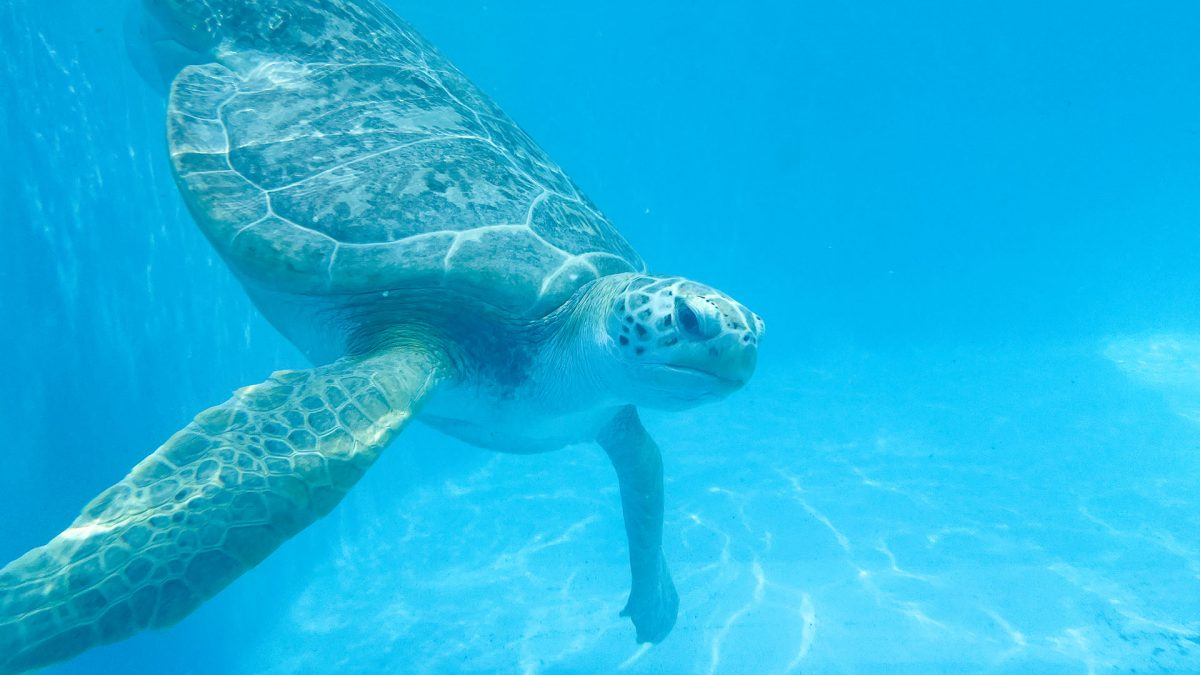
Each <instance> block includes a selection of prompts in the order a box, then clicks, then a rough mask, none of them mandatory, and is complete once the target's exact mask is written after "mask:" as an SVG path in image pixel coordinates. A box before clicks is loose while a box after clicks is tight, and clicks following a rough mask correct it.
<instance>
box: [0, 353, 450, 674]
mask: <svg viewBox="0 0 1200 675" xmlns="http://www.w3.org/2000/svg"><path fill="white" fill-rule="evenodd" d="M435 366H436V363H435V361H434V360H433V359H432V358H430V357H428V356H427V355H424V354H418V353H387V354H382V355H377V356H372V357H367V358H357V359H350V358H346V359H342V360H340V361H338V362H336V363H333V364H330V365H327V366H322V367H319V368H315V369H313V370H308V371H296V372H284V373H276V374H275V375H273V376H272V377H271V379H269V380H267V381H266V382H264V383H262V384H258V385H254V386H250V387H246V388H244V389H240V390H238V392H237V393H236V394H234V397H233V398H231V399H230V400H228V401H226V402H225V403H223V404H221V405H219V406H217V407H215V408H210V409H209V410H206V411H204V412H203V413H201V414H200V415H198V416H197V417H196V419H195V420H194V421H193V422H192V423H191V424H189V425H188V426H187V427H185V428H184V429H183V430H182V431H180V432H179V433H177V434H175V435H174V436H172V437H171V439H170V440H168V441H167V442H166V443H165V444H164V445H163V446H162V447H160V448H159V449H158V450H157V451H156V452H155V453H154V454H152V455H150V456H149V457H147V458H146V459H145V460H143V461H142V462H141V463H140V464H138V465H137V466H136V467H134V469H133V471H132V472H130V474H129V475H128V476H127V477H126V478H125V479H124V480H123V481H121V482H120V483H117V484H116V485H114V486H113V487H111V488H109V489H108V490H105V491H104V492H103V493H102V494H101V495H100V496H99V497H97V498H96V499H94V500H93V501H92V503H90V504H88V505H87V507H85V508H84V510H83V513H82V514H81V515H80V516H79V518H77V519H76V520H75V522H74V523H73V524H72V525H71V527H70V528H68V529H67V530H66V531H65V532H63V533H62V534H59V535H58V536H57V537H55V538H54V539H53V540H51V541H50V543H48V544H46V545H45V546H41V547H39V548H35V549H33V550H32V551H30V552H28V553H26V554H25V555H23V556H21V557H20V558H19V559H17V560H16V561H14V562H12V563H10V564H9V565H8V566H7V567H5V568H4V569H3V570H0V673H9V672H19V671H22V670H26V669H29V668H36V667H39V666H44V665H47V664H50V663H53V662H55V661H60V660H62V659H66V658H69V657H71V656H74V655H76V654H78V653H80V652H82V651H84V650H86V649H89V648H91V647H93V646H96V645H100V644H105V643H109V642H114V641H116V640H120V639H122V638H125V637H128V636H130V635H132V634H133V633H136V632H138V631H140V630H143V629H146V628H162V627H166V626H170V625H171V624H174V623H175V622H177V621H179V620H180V619H182V618H183V617H184V616H185V615H187V614H188V613H189V612H191V611H192V610H193V609H195V608H196V607H197V606H198V605H199V604H200V603H201V602H203V601H204V600H206V599H207V598H209V597H211V596H212V595H214V594H215V593H217V592H218V591H220V590H221V589H222V588H224V587H225V586H226V585H228V584H229V583H230V582H231V581H233V580H234V579H235V578H237V577H238V576H239V575H240V574H242V573H243V572H245V571H246V570H248V569H250V568H251V567H253V566H254V565H256V564H258V563H259V562H260V561H262V560H263V559H264V558H266V557H267V555H269V554H270V553H271V552H272V551H274V550H275V549H276V548H277V547H278V546H279V545H280V544H282V543H283V542H284V540H286V539H287V538H289V537H291V536H292V535H294V534H296V533H297V532H299V531H300V530H301V529H303V528H304V527H306V526H307V525H309V524H310V523H312V522H313V521H315V520H316V519H317V518H319V517H321V516H323V515H325V514H326V513H328V512H329V511H330V509H332V508H333V507H334V506H335V505H336V504H337V503H338V502H339V501H340V500H341V498H342V497H343V496H344V495H345V493H346V491H347V490H349V489H350V488H351V487H352V486H353V485H354V484H355V483H356V482H357V481H358V479H359V478H360V477H361V476H362V474H363V472H364V471H365V470H366V469H367V468H368V467H369V466H370V465H371V464H372V463H373V462H374V461H375V459H376V458H377V457H378V456H379V453H380V451H381V450H383V448H384V447H385V446H386V445H387V444H388V442H389V441H390V440H391V438H392V437H393V436H394V435H395V434H396V432H398V431H399V430H400V429H401V428H402V427H403V426H404V425H405V423H407V422H408V420H409V419H410V418H411V417H412V415H413V412H414V410H415V408H416V406H418V405H419V403H420V401H421V399H422V397H423V396H424V395H425V393H426V392H427V390H428V389H429V387H430V386H431V383H432V382H433V381H434V373H435Z"/></svg>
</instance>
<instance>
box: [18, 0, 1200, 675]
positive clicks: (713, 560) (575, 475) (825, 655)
mask: <svg viewBox="0 0 1200 675" xmlns="http://www.w3.org/2000/svg"><path fill="white" fill-rule="evenodd" d="M392 4H393V6H394V7H395V8H396V9H397V10H398V11H399V12H400V14H401V15H402V16H404V17H405V18H406V19H407V20H409V21H410V22H411V23H412V24H414V25H415V26H416V27H417V29H418V30H420V31H421V32H422V33H423V34H424V35H425V36H426V37H427V38H429V39H430V40H431V41H432V42H433V43H435V44H436V45H438V47H439V48H440V49H441V50H442V52H443V53H445V54H446V55H447V56H449V57H450V58H451V59H452V60H453V61H454V62H455V63H456V64H457V65H458V66H459V68H460V69H462V70H463V71H464V72H465V73H466V74H467V75H468V76H470V77H471V78H472V79H473V80H474V81H475V82H476V83H477V84H479V85H480V86H481V87H482V88H483V89H484V90H485V91H486V92H488V93H489V94H491V95H492V96H493V98H495V99H496V100H497V101H498V102H499V103H500V105H501V106H503V107H504V108H505V110H506V111H507V112H508V113H509V114H510V115H511V116H512V117H513V118H514V119H516V120H517V121H518V123H520V124H521V125H522V126H523V127H524V128H525V129H526V130H528V131H529V132H530V133H531V135H532V136H533V137H534V138H535V139H537V140H538V142H539V143H540V144H541V145H542V146H543V147H544V148H545V149H546V150H547V151H548V152H549V153H550V154H551V155H552V156H553V157H555V158H556V159H557V161H558V162H559V163H560V164H561V165H562V166H563V167H564V168H565V169H566V170H567V172H568V173H570V174H571V175H572V176H573V177H574V179H575V180H576V182H577V183H579V184H580V185H581V186H582V187H583V188H584V189H585V190H586V191H587V192H588V193H589V195H590V196H591V198H592V199H593V200H594V201H595V202H596V203H597V204H599V205H600V206H601V208H602V209H604V211H605V212H606V213H607V215H608V216H609V217H610V218H611V219H612V220H613V222H614V223H616V224H617V226H618V227H619V228H620V229H621V230H622V232H623V233H624V234H625V235H626V236H627V237H628V238H629V240H630V241H631V242H633V244H634V245H635V246H636V247H637V248H638V249H639V251H640V252H641V253H642V255H643V256H644V257H645V258H646V259H647V261H649V263H650V265H651V268H652V269H653V270H654V271H656V272H662V273H673V274H684V275H687V276H691V277H695V278H697V279H699V280H702V281H704V282H706V283H710V284H712V285H714V286H716V287H718V288H721V289H722V290H725V291H727V292H729V293H730V294H731V295H733V296H734V297H736V298H738V299H739V300H741V301H742V302H744V303H746V304H747V305H749V306H750V307H751V308H753V309H754V310H755V311H757V312H758V313H759V314H761V315H762V316H763V317H764V318H765V319H766V321H767V323H768V326H769V329H768V334H767V336H766V339H765V340H764V343H763V350H762V354H761V361H760V365H759V371H758V374H757V375H756V377H755V379H754V381H753V382H752V383H751V384H750V386H748V387H747V388H746V389H745V390H744V391H742V392H739V393H737V394H735V395H734V396H733V397H731V398H730V399H729V400H727V401H725V402H722V403H719V404H715V405H712V406H709V407H705V408H700V409H697V410H694V411H690V412H685V413H680V414H675V415H666V414H658V413H653V414H648V415H647V416H646V417H647V426H648V427H649V428H650V429H651V431H652V432H653V433H654V434H655V436H656V437H657V438H658V441H659V444H660V445H661V446H662V447H663V450H664V455H665V462H666V475H667V518H666V535H665V536H666V539H665V545H664V547H665V551H666V555H667V558H668V560H669V561H670V562H671V564H672V567H673V569H674V572H675V579H676V585H677V586H678V588H679V592H680V597H681V603H680V604H681V612H680V617H679V622H678V624H677V626H676V628H675V631H674V633H673V634H672V635H671V636H670V638H669V639H668V640H667V641H666V642H664V643H663V644H661V645H659V646H657V647H654V648H652V649H648V650H647V649H645V648H639V647H638V645H636V644H635V642H634V639H633V638H634V635H633V629H632V626H631V625H629V623H628V621H627V620H625V619H621V618H619V617H618V616H617V614H618V611H619V610H620V609H621V607H622V605H623V603H624V600H625V595H626V593H627V590H628V587H627V583H628V577H627V574H628V572H627V568H626V561H625V539H624V533H623V530H622V525H621V514H620V506H619V501H618V495H617V486H616V481H615V478H614V477H613V476H612V474H611V469H610V468H609V467H608V465H607V460H606V458H605V457H604V456H603V454H602V453H601V452H599V451H598V450H597V449H595V448H592V447H580V448H572V449H568V450H565V451H562V452H559V453H554V454H549V455H541V456H532V457H513V456H500V455H494V454H490V453H487V452H484V451H480V450H476V449H473V448H470V447H467V446H464V445H461V444H459V443H457V442H454V441H451V440H448V439H446V438H444V437H441V436H438V435H436V434H435V433H434V432H432V431H430V430H428V429H425V428H411V429H409V430H406V431H405V432H404V434H403V435H402V437H401V438H400V439H399V440H398V441H397V442H396V443H395V445H394V447H392V448H391V449H390V450H389V451H388V452H387V453H386V454H385V455H384V458H383V459H382V460H381V461H380V462H379V464H378V465H376V466H375V467H374V468H373V469H372V471H371V472H370V473H368V475H367V476H366V477H365V478H364V480H363V481H362V483H361V484H360V485H359V486H358V487H357V488H356V489H355V491H354V492H353V493H352V494H351V495H350V496H349V497H348V498H347V500H346V501H345V502H344V503H343V504H342V505H341V506H340V507H338V509H337V510H336V511H335V512H334V514H333V515H331V516H330V517H328V518H327V519H325V520H323V521H321V522H319V523H318V524H316V525H314V526H313V527H311V528H309V529H308V530H306V531H304V532H303V533H302V534H301V535H299V536H298V537H296V538H295V539H294V540H292V541H291V542H289V543H288V544H286V545H285V546H284V547H283V548H282V549H280V550H279V551H278V552H277V553H276V554H275V555H273V556H272V557H271V558H269V559H268V560H267V561H266V562H265V563H263V564H262V565H261V566H260V567H258V568H256V569H255V570H253V571H252V572H250V573H248V574H246V575H245V576H244V577H242V578H241V579H240V580H238V581H237V582H235V583H234V584H233V585H232V586H231V587H230V588H229V589H228V590H226V591H225V592H223V593H222V594H221V595H219V596H218V597H217V598H216V599H214V600H212V601H211V602H209V603H208V604H206V605H204V606H203V607H202V608H201V609H200V610H198V611H197V612H195V613H194V614H193V615H192V616H190V617H189V618H187V619H186V620H185V621H183V622H182V623H181V624H179V625H178V626H176V627H175V628H172V629H170V630H167V631H163V632H155V633H148V634H143V635H139V636H138V637H136V638H134V639H131V640H129V641H126V642H123V643H120V644H117V645H114V646H111V647H105V648H101V649H97V650H94V651H92V652H89V653H87V654H85V655H83V656H81V657H79V658H78V659H76V660H74V661H71V662H69V663H67V664H64V665H60V666H57V667H55V668H52V669H50V670H48V671H47V672H55V673H100V672H114V671H115V670H117V669H121V670H128V669H131V668H135V667H137V668H142V667H144V668H146V669H150V670H153V671H155V672H169V673H189V672H194V673H212V672H235V673H260V672H278V673H285V672H305V673H320V672H334V671H337V672H456V671H461V670H466V671H474V672H547V673H553V672H613V671H615V670H617V669H623V670H624V671H626V672H630V673H685V672H697V673H751V672H753V673H781V672H789V671H790V672H815V673H823V672H885V671H886V672H945V671H984V670H986V671H1000V672H1063V673H1076V672H1080V673H1082V672H1110V671H1115V670H1122V671H1128V670H1133V671H1137V672H1158V671H1175V672H1189V671H1191V672H1196V671H1200V300H1198V299H1200V227H1198V226H1197V223H1198V222H1200V179H1198V177H1200V77H1197V73H1200V47H1198V46H1197V43H1196V39H1195V36H1196V35H1197V34H1198V31H1200V5H1196V4H1195V3H1188V2H1162V3H1152V4H1147V3H1135V2H1113V1H1107V2H1087V3H1085V2H1058V3H1042V2H1030V1H1025V0H1019V1H1016V2H1008V3H993V5H992V6H988V7H983V6H980V3H958V2H926V3H895V2H884V1H882V0H877V1H872V2H865V1H864V2H854V3H807V2H806V3H796V2H783V1H781V0H770V1H769V2H759V3H740V4H736V5H735V3H709V2H700V3H683V2H674V3H672V2H663V3H646V2H628V1H625V0H617V1H615V2H609V3H586V4H585V3H544V2H512V3H488V2H483V1H482V0H455V1H453V2H442V3H428V2H427V3H417V2H400V1H399V0H396V1H394V2H392ZM124 14H125V5H124V4H123V3H120V2H115V1H112V2H83V1H81V0H64V1H62V2H58V3H46V2H40V1H35V0H0V56H2V57H3V58H2V59H0V158H2V161H3V170H2V177H3V180H0V214H2V217H3V219H4V220H3V225H2V226H0V326H3V329H2V330H0V374H2V375H3V376H2V377H0V402H3V405H0V429H3V430H4V434H3V436H4V438H5V441H6V442H5V447H4V449H3V450H0V453H2V454H0V457H3V471H0V514H2V518H0V558H3V559H4V560H8V559H11V558H14V557H16V556H18V555H20V554H21V553H22V552H24V551H25V550H27V549H28V548H30V547H32V546H35V545H38V544H41V543H43V542H45V541H47V540H48V539H49V538H50V537H52V536H54V534H56V533H57V532H59V531H60V530H61V529H62V528H63V527H64V526H65V525H67V524H68V523H69V521H70V520H71V519H73V518H74V516H75V514H76V513H77V512H78V509H79V508H80V507H81V506H82V505H83V504H84V503H86V502H87V501H88V500H89V499H91V497H93V496H94V495H95V494H97V493H98V492H99V491H100V490H102V489H103V488H104V487H107V486H108V485H110V484H112V483H113V482H115V481H117V480H119V479H120V478H121V477H122V476H123V475H124V474H125V472H126V471H127V470H128V469H129V467H131V466H132V465H133V464H134V463H136V462H137V461H138V460H140V459H141V458H142V457H143V456H145V455H146V454H148V453H149V452H150V451H152V450H153V449H154V448H155V447H157V445H158V444H159V443H161V442H162V441H163V440H164V439H166V438H167V437H168V436H169V435H170V434H171V433H173V432H174V431H175V430H177V429H179V428H180V427H181V426H183V425H184V424H185V423H186V422H187V421H188V420H189V419H191V417H192V416H193V415H194V414H195V413H196V412H198V411H199V410H201V409H203V408H205V407H207V406H209V405H212V404H214V403H216V402H219V401H222V400H224V399H225V398H226V397H227V396H228V393H229V392H230V391H231V390H232V389H234V388H236V387H239V386H242V385H245V384H248V383H253V382H259V381H261V380H262V379H263V378H264V377H265V376H266V375H267V374H268V373H270V372H271V371H273V370H276V369H279V368H283V367H291V368H297V367H300V368H302V367H305V366H306V364H305V362H304V360H303V358H302V357H301V356H300V355H299V354H298V353H297V352H296V351H295V350H294V349H293V348H292V347H291V346H290V345H289V344H287V343H286V342H285V341H284V340H283V339H282V338H281V337H280V336H279V335H278V334H277V333H275V332H274V331H273V329H272V328H271V327H270V326H269V325H268V324H267V323H266V322H265V321H264V320H263V319H262V318H261V317H260V316H259V315H258V314H257V313H256V311H255V310H254V309H253V307H252V306H251V305H250V303H249V301H248V300H247V298H246V297H245V295H244V293H243V291H242V290H241V288H240V287H239V285H238V284H237V282H236V281H235V280H234V279H233V277H232V276H231V274H230V273H229V272H228V271H227V270H226V268H225V267H224V266H223V263H222V262H221V261H220V259H219V258H218V257H217V256H216V254H215V253H214V252H213V251H212V250H211V248H210V247H209V245H208V244H207V242H206V241H205V240H204V239H203V237H202V236H201V234H200V233H199V231H198V230H197V229H196V227H195V226H194V225H193V224H192V223H191V222H190V220H189V216H188V215H187V213H186V211H185V210H184V208H183V206H182V201H181V200H180V198H179V196H178V194H177V191H176V189H175V187H174V185H173V182H172V179H171V176H170V172H169V169H168V164H167V159H166V153H165V147H164V145H165V144H164V142H163V105H164V104H163V102H162V100H161V99H160V98H158V95H157V94H155V93H154V92H153V91H152V90H151V89H149V88H148V87H146V86H144V85H143V83H142V81H141V80H140V79H139V78H138V76H137V75H136V74H135V72H134V70H133V68H132V67H131V66H130V65H129V63H128V60H127V58H126V54H125V48H124V45H123V41H122V23H123V20H124ZM133 664H137V665H133Z"/></svg>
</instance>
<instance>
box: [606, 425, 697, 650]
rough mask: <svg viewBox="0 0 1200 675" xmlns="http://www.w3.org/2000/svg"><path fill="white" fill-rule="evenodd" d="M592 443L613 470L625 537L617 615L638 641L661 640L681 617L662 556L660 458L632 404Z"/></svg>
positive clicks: (661, 481)
mask: <svg viewBox="0 0 1200 675" xmlns="http://www.w3.org/2000/svg"><path fill="white" fill-rule="evenodd" d="M596 440H597V442H598V443H599V444H600V446H601V447H602V448H604V451H605V452H607V453H608V457H609V459H610V460H612V465H613V468H615V469H616V470H617V479H618V481H619V482H620V486H621V509H622V511H623V512H624V514H625V534H626V536H627V537H628V538H629V567H630V571H631V572H632V577H633V587H632V589H631V590H630V592H629V602H628V603H627V604H626V605H625V609H624V610H623V611H622V612H621V616H627V617H629V618H630V619H631V620H632V621H633V625H634V627H635V628H636V629H637V641H638V642H656V643H657V642H662V641H663V640H665V639H666V637H667V634H669V633H670V632H671V629H672V628H674V627H675V619H676V617H677V615H678V613H679V595H678V594H677V593H676V592H675V584H674V582H672V581H671V573H670V571H669V570H668V569H667V562H666V559H665V558H664V557H663V552H662V528H663V469H662V455H661V454H660V453H659V450H658V445H657V444H655V442H654V439H653V438H651V437H650V434H649V433H648V432H647V431H646V429H645V427H643V426H642V422H641V420H640V419H639V418H638V414H637V409H636V408H634V407H633V406H629V407H627V408H625V409H624V410H622V411H621V412H620V413H618V414H617V416H616V417H614V418H613V420H612V421H611V422H609V424H608V426H606V427H605V428H604V430H603V431H602V432H601V433H600V436H599V437H598V438H597V439H596Z"/></svg>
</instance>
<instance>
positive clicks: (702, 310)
mask: <svg viewBox="0 0 1200 675" xmlns="http://www.w3.org/2000/svg"><path fill="white" fill-rule="evenodd" d="M764 330H765V325H764V324H763V321H762V319H760V318H759V317H758V315H756V314H755V313H754V312H751V311H750V310H749V309H747V308H746V307H745V306H743V305H742V304H741V303H739V302H737V301H736V300H734V299H733V298H730V297H729V296H727V295H725V294H724V293H722V292H720V291H718V290H716V289H715V288H711V287H709V286H705V285H704V284H699V283H696V282H694V281H690V280H688V279H684V278H682V277H652V276H639V277H635V278H634V279H633V281H631V282H630V284H629V286H628V287H627V288H626V289H625V292H624V293H623V294H621V295H620V296H619V297H618V298H617V300H616V302H615V304H614V305H613V310H612V311H611V312H610V313H609V317H608V332H609V335H610V336H613V337H614V339H615V340H616V342H617V345H618V347H619V349H620V351H621V352H622V354H623V355H624V356H625V357H627V358H630V359H635V360H636V359H642V358H646V359H655V360H663V361H669V360H670V353H671V352H672V351H677V350H679V349H682V348H683V347H684V346H686V345H689V344H694V343H697V342H705V343H708V344H709V347H708V349H709V355H710V356H712V357H714V358H715V357H717V356H718V353H719V351H720V349H721V346H722V345H725V344H728V343H731V342H736V343H740V344H742V345H745V346H749V347H756V346H757V345H758V338H759V336H760V335H762V333H763V331H764Z"/></svg>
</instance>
